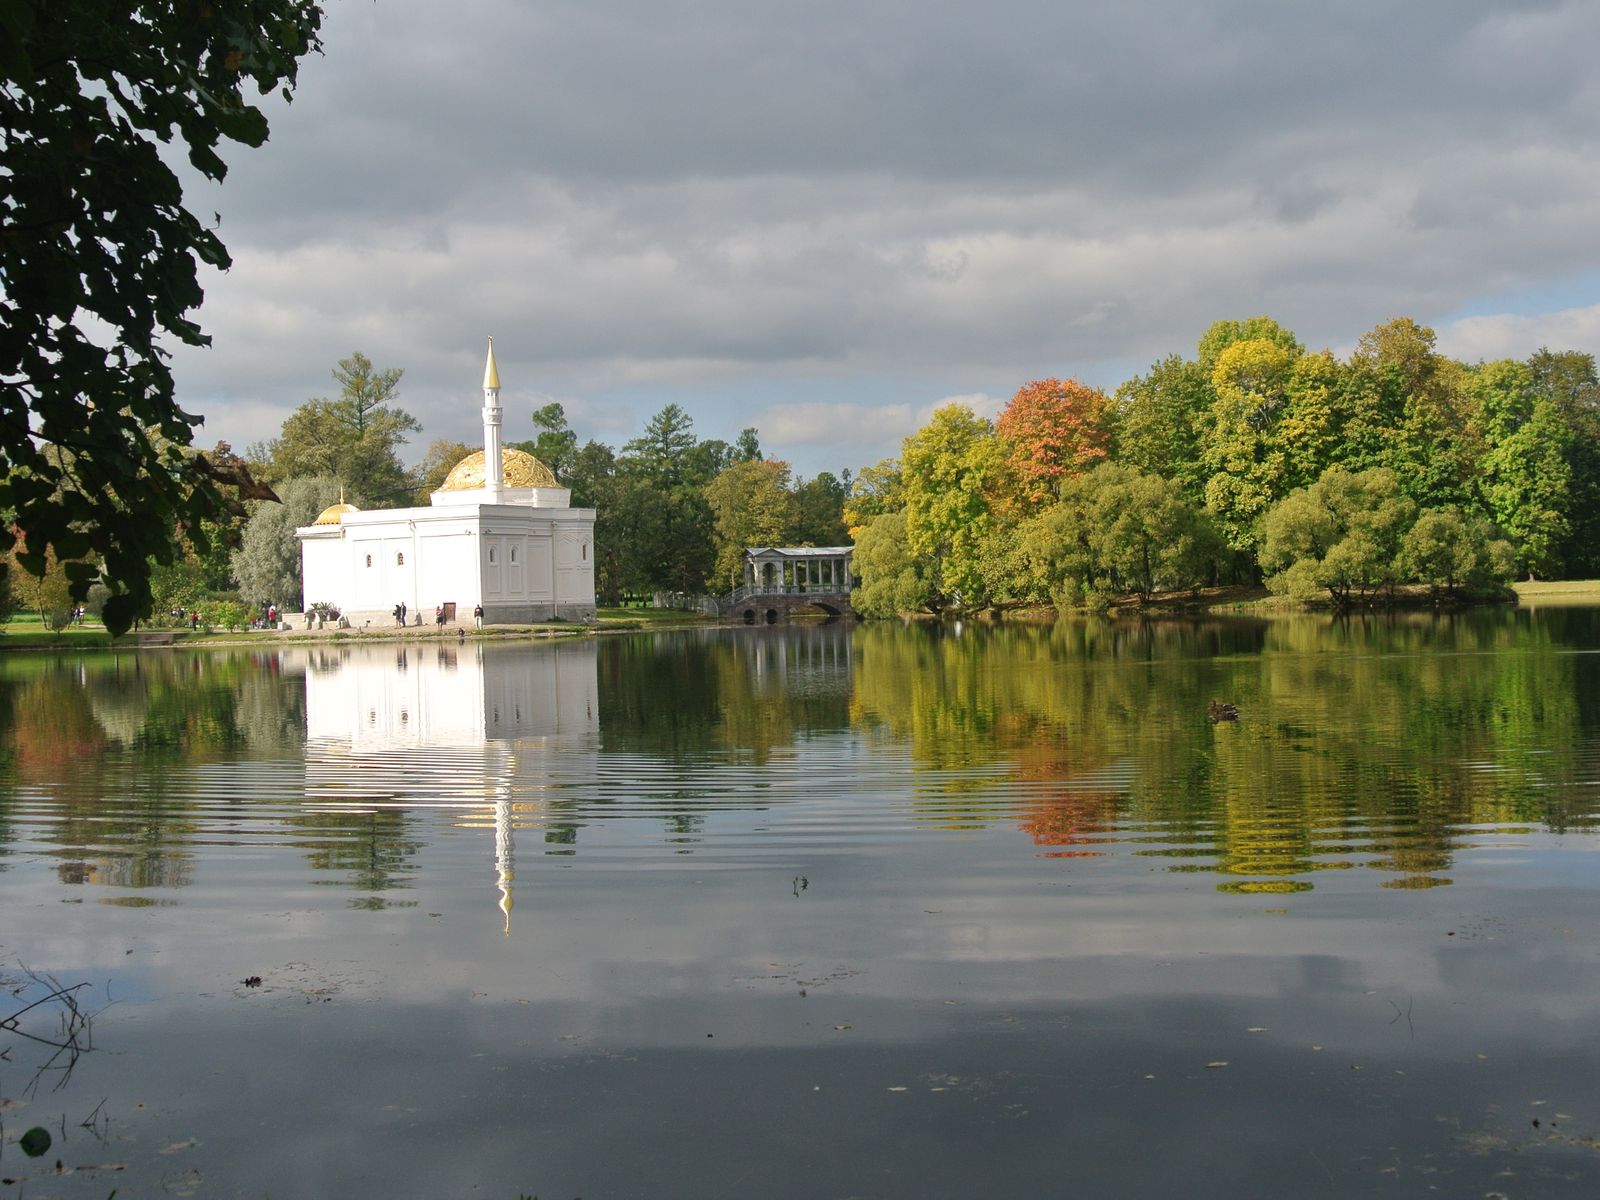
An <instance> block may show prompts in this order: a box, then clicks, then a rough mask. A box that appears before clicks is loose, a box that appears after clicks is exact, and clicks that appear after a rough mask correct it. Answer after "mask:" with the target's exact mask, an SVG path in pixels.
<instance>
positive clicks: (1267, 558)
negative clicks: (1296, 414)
mask: <svg viewBox="0 0 1600 1200" xmlns="http://www.w3.org/2000/svg"><path fill="white" fill-rule="evenodd" d="M1416 514H1417V508H1416V505H1415V504H1414V503H1412V501H1411V500H1410V499H1409V498H1407V497H1406V495H1405V494H1404V493H1403V492H1402V491H1401V488H1400V480H1399V479H1398V478H1397V477H1396V475H1395V473H1394V472H1393V471H1391V470H1389V469H1387V468H1385V467H1375V468H1373V469H1372V470H1369V471H1363V472H1361V474H1359V475H1356V474H1352V473H1351V472H1349V471H1347V470H1345V469H1344V468H1343V467H1330V468H1329V469H1328V470H1327V471H1325V472H1323V474H1322V476H1321V478H1319V479H1318V480H1317V481H1316V482H1315V483H1313V484H1312V485H1311V486H1310V487H1305V488H1297V489H1296V490H1295V491H1293V492H1290V493H1289V495H1287V496H1285V497H1284V498H1283V499H1282V500H1280V501H1278V502H1277V503H1276V504H1274V505H1273V506H1272V508H1271V510H1270V511H1268V513H1267V514H1266V517H1265V519H1264V520H1263V522H1262V547H1261V566H1262V568H1263V570H1265V571H1267V572H1270V574H1269V575H1268V577H1267V586H1268V587H1270V588H1272V590H1273V591H1275V592H1279V593H1281V594H1284V595H1288V596H1290V597H1292V598H1294V599H1296V600H1308V599H1311V598H1312V597H1314V596H1316V595H1317V594H1319V593H1320V592H1323V591H1326V592H1327V593H1328V594H1329V595H1330V596H1331V597H1332V598H1333V601H1334V603H1335V604H1337V605H1338V606H1339V607H1341V608H1347V607H1350V606H1351V605H1353V604H1356V603H1358V602H1360V601H1362V600H1364V599H1366V598H1367V597H1369V596H1371V595H1373V594H1374V593H1376V592H1378V591H1381V590H1384V589H1387V588H1390V587H1392V586H1393V585H1394V584H1396V583H1398V582H1400V581H1401V578H1402V575H1403V573H1404V570H1403V567H1404V564H1403V563H1402V561H1401V546H1402V541H1403V539H1404V537H1405V535H1406V534H1407V533H1408V532H1409V531H1410V529H1411V527H1412V525H1413V524H1414V523H1415V521H1416Z"/></svg>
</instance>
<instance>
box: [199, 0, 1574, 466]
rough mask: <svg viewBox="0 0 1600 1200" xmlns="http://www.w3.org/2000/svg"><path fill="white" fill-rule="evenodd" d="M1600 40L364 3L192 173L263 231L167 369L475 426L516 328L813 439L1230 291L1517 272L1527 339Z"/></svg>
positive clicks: (230, 400)
mask: <svg viewBox="0 0 1600 1200" xmlns="http://www.w3.org/2000/svg"><path fill="white" fill-rule="evenodd" d="M1597 41H1600V9H1596V7H1595V6H1593V5H1589V4H1583V3H1568V4H1562V3H1524V4H1506V3H1504V2H1494V3H1491V2H1489V0H1481V2H1480V0H1463V2H1455V0H1452V2H1450V3H1445V2H1444V0H1434V2H1431V3H1416V4H1409V5H1404V6H1393V5H1388V4H1378V3H1367V2H1355V3H1347V4H1341V5H1334V6H1327V5H1310V4H1300V3H1288V4H1284V3H1273V4H1268V3H1265V2H1263V0H1226V2H1217V3H1211V4H1206V5H1195V4H1192V3H1189V4H1183V3H1157V2H1154V0H1146V2H1143V3H1137V2H1136V3H1129V4H1122V5H1116V6H1108V5H1087V4H1069V5H1038V4H1035V3H1020V2H1015V3H1005V2H1001V3H995V4H990V5H986V6H982V7H981V8H980V6H977V5H927V4H913V3H910V2H909V0H905V2H889V0H883V2H877V3H873V2H866V3H859V2H858V3H852V4H848V5H846V4H844V3H842V2H833V0H826V2H823V3H816V4H809V5H792V4H777V3H766V2H762V0H743V2H741V3H732V2H731V0H690V2H686V3H680V4H670V5H663V4H659V3H649V4H647V3H644V2H643V0H640V2H638V3H612V4H595V3H588V4H578V3H546V4H541V5H539V6H538V7H537V8H533V9H528V8H526V7H524V6H520V5H515V4H511V3H509V2H501V3H490V2H484V3H475V4H472V5H466V6H442V5H435V4H429V3H425V2H424V0H380V2H379V3H376V4H369V3H364V2H362V3H355V2H352V0H345V2H343V3H341V2H339V0H335V2H334V3H333V5H332V7H331V11H330V14H329V22H328V28H327V53H326V56H325V57H323V58H320V59H314V60H311V61H309V62H308V63H307V64H306V65H305V67H304V69H303V72H302V84H301V88H300V90H299V93H298V94H297V97H296V99H295V101H294V103H293V104H292V105H289V106H287V107H283V106H278V107H277V108H276V110H275V112H274V127H273V130H274V131H273V140H272V142H271V143H270V144H269V145H268V146H267V147H265V148H264V149H262V150H261V151H258V152H253V153H247V152H242V151H241V152H239V153H238V154H236V155H235V166H234V170H233V171H232V173H231V175H230V178H229V180H228V181H227V183H226V185H225V186H224V187H222V188H221V189H219V190H213V189H209V188H208V189H201V190H200V191H199V192H198V193H197V195H196V197H195V207H196V208H197V209H199V210H201V211H209V210H210V209H212V208H215V209H217V210H218V211H220V212H221V213H222V214H223V217H224V224H223V227H222V231H223V234H224V236H225V238H227V239H228V242H229V245H230V247H231V248H232V250H233V251H234V254H235V266H234V269H233V270H232V271H231V272H229V273H228V274H227V275H225V276H221V277H217V278H216V279H214V280H213V282H212V284H211V286H210V288H209V298H208V302H207V305H206V307H205V309H204V311H203V312H202V320H203V322H204V324H205V325H206V326H207V328H208V329H209V330H210V331H211V332H212V333H213V334H214V335H215V338H216V348H215V349H214V350H212V351H211V352H209V353H207V354H203V355H197V354H191V353H184V354H181V355H180V356H179V358H178V368H179V378H180V387H181V390H182V392H183V394H184V395H185V396H186V398H187V399H188V402H189V404H190V406H191V407H193V408H196V409H198V410H199V411H202V412H206V413H207V414H208V416H209V417H210V420H209V422H208V432H214V433H216V434H220V435H223V436H230V437H231V438H232V439H233V440H235V441H239V442H244V441H248V440H251V439H252V438H254V437H259V436H264V435H266V434H270V433H271V432H272V431H273V428H274V426H275V423H276V421H278V420H281V419H282V416H283V415H287V413H288V411H290V410H291V409H292V408H293V406H294V405H295V404H297V403H299V402H300V401H301V400H304V399H305V398H307V397H308V396H311V395H317V394H322V393H324V392H326V390H327V388H328V386H329V381H328V377H327V371H328V369H329V368H330V367H331V366H332V364H333V362H334V361H335V360H336V359H337V358H339V357H341V356H343V355H345V354H348V353H349V352H350V350H351V349H354V348H357V347H359V348H361V349H363V350H364V351H365V352H367V353H368V354H370V355H372V356H373V357H374V359H376V360H377V361H379V362H385V363H390V362H392V363H395V364H398V365H403V366H405V367H406V368H407V383H406V390H405V397H406V402H407V403H408V405H409V406H410V407H411V408H412V409H413V411H415V412H416V413H417V414H418V416H419V417H420V418H421V419H422V420H423V422H424V424H425V426H426V427H427V431H428V436H434V435H442V436H455V437H463V438H470V437H471V436H472V435H473V429H474V426H475V422H476V404H477V401H476V398H475V397H474V396H473V395H472V391H473V387H474V384H475V382H476V368H477V359H478V356H479V354H480V350H479V347H480V346H481V339H482V335H483V334H484V333H486V332H493V333H495V334H497V335H498V337H499V339H500V341H499V343H498V344H499V345H501V346H503V347H504V348H505V351H506V353H507V358H508V361H510V362H511V363H512V364H513V369H514V371H515V372H516V374H514V375H513V376H511V377H508V386H511V385H512V381H513V380H515V381H516V386H520V387H523V388H525V389H526V390H527V392H528V394H529V395H530V396H532V395H534V394H535V393H539V394H550V395H555V396H559V397H563V398H565V399H567V400H569V401H570V403H569V412H572V413H575V414H578V417H579V418H581V419H580V420H579V428H580V432H581V433H585V434H595V435H599V436H603V437H604V438H605V439H606V440H610V441H616V440H620V439H621V438H622V437H624V436H626V433H621V432H618V431H619V430H622V428H623V426H624V425H625V424H626V423H627V421H628V420H629V419H630V418H631V420H632V421H633V422H634V424H635V427H636V426H637V424H638V423H640V422H641V421H642V419H643V417H644V416H646V415H647V414H648V413H649V412H650V411H652V410H653V409H655V408H658V407H659V406H660V404H661V403H663V402H665V400H666V399H672V400H676V401H678V402H680V403H684V404H685V405H686V407H688V408H689V409H690V411H691V412H692V413H693V414H694V415H695V416H696V418H697V421H698V422H699V427H700V429H701V431H702V433H705V434H707V435H716V436H729V435H731V434H732V433H733V432H736V431H737V429H738V428H739V427H740V425H741V424H742V423H747V421H746V418H748V416H749V415H750V414H751V413H754V412H768V413H770V414H771V416H770V417H769V418H768V419H769V420H770V421H771V422H772V424H773V425H774V428H775V431H776V429H777V427H779V426H781V427H782V428H783V429H784V430H785V431H786V432H785V440H786V441H788V442H790V443H791V444H793V445H795V447H796V457H797V465H798V466H800V467H801V468H802V469H803V470H814V469H816V468H817V466H818V465H819V464H821V465H826V466H829V467H830V468H836V467H837V466H838V465H839V463H840V461H842V460H844V461H847V460H848V459H847V456H848V455H850V454H853V453H855V452H856V451H857V450H860V449H864V448H865V447H862V446H861V445H860V444H859V442H858V441H852V440H851V437H850V432H849V431H848V430H840V431H839V432H838V435H837V436H835V437H833V438H832V439H831V440H830V439H827V438H822V437H814V438H811V439H807V438H805V437H803V436H800V434H799V433H798V432H797V429H798V427H797V426H796V422H798V421H803V420H804V419H805V417H806V414H807V413H815V412H820V411H827V410H826V409H825V408H817V407H815V406H819V405H821V406H826V405H829V404H835V405H850V406H858V407H859V406H867V407H871V406H874V405H882V406H885V407H886V408H892V407H893V406H895V405H901V406H906V405H909V406H910V407H909V411H912V412H915V411H918V410H920V409H922V408H923V407H924V406H926V405H927V404H928V403H930V402H932V401H934V400H936V399H937V398H938V397H939V396H942V395H948V394H952V393H987V394H989V395H994V396H1003V395H1008V394H1009V393H1010V391H1012V390H1014V389H1015V387H1016V386H1018V385H1019V384H1020V383H1022V382H1023V381H1025V380H1027V379H1031V378H1037V377H1039V376H1041V375H1045V374H1076V375H1080V376H1082V377H1084V378H1086V379H1089V380H1091V381H1093V382H1100V383H1115V382H1116V378H1113V377H1112V376H1113V375H1114V374H1115V373H1116V372H1124V373H1125V372H1126V370H1127V364H1129V363H1133V364H1142V363H1145V362H1149V361H1152V360H1153V359H1155V358H1157V357H1160V356H1162V355H1164V354H1166V353H1169V352H1171V351H1174V350H1188V349H1190V348H1192V346H1193V344H1194V341H1195V339H1196V337H1197V336H1198V335H1199V333H1200V332H1201V331H1202V330H1203V329H1204V328H1205V326H1206V325H1207V324H1208V323H1209V322H1210V321H1212V320H1214V319H1217V318H1219V317H1223V316H1237V315H1244V314H1249V313H1256V312H1270V313H1272V314H1273V315H1275V316H1277V317H1278V318H1279V319H1280V320H1282V321H1284V322H1285V323H1287V324H1289V325H1290V326H1291V327H1293V328H1295V329H1296V330H1297V331H1298V332H1299V333H1300V335H1301V337H1302V338H1303V340H1305V341H1307V342H1309V343H1311V344H1314V345H1320V344H1325V343H1331V344H1334V345H1342V344H1349V343H1350V342H1352V341H1353V340H1354V338H1355V337H1356V336H1358V335H1359V333H1360V332H1361V331H1362V330H1364V329H1366V328H1369V327H1370V326H1372V325H1373V324H1376V323H1377V322H1379V321H1382V320H1386V319H1388V318H1389V317H1392V316H1394V315H1397V314H1400V313H1406V314H1410V315H1414V316H1416V317H1417V318H1418V319H1420V320H1423V321H1431V322H1435V323H1442V322H1445V321H1446V320H1447V319H1448V318H1451V317H1452V316H1453V315H1454V314H1456V313H1459V312H1461V311H1462V310H1463V309H1467V308H1469V307H1470V306H1471V305H1472V304H1473V303H1474V302H1475V301H1477V300H1478V299H1479V298H1481V297H1484V296H1491V295H1493V296H1507V295H1510V296H1517V297H1521V298H1522V299H1520V300H1519V301H1518V310H1517V311H1516V312H1511V313H1507V314H1506V318H1507V319H1506V321H1503V322H1501V325H1500V326H1499V327H1498V328H1500V329H1502V330H1518V331H1520V332H1522V333H1524V334H1526V335H1527V336H1528V337H1530V338H1532V339H1533V340H1532V341H1531V343H1530V344H1528V345H1527V346H1525V347H1521V346H1519V347H1516V348H1515V349H1510V350H1507V351H1506V352H1514V353H1523V354H1525V353H1527V352H1528V351H1531V350H1532V349H1533V348H1534V347H1535V346H1536V345H1537V344H1538V342H1539V340H1541V338H1543V337H1544V333H1543V331H1544V330H1545V329H1546V328H1548V329H1551V330H1554V331H1556V332H1560V331H1563V330H1566V331H1570V330H1573V329H1586V328H1590V327H1592V323H1590V324H1585V323H1584V322H1583V321H1573V320H1570V319H1566V318H1563V317H1562V316H1561V314H1560V313H1553V314H1551V316H1550V319H1549V321H1547V322H1546V323H1545V324H1543V325H1541V324H1540V316H1539V314H1540V313H1541V311H1543V309H1542V308H1541V301H1540V296H1541V294H1542V293H1543V292H1544V291H1545V290H1546V289H1548V288H1550V287H1551V286H1552V285H1553V284H1555V283H1557V282H1559V281H1561V280H1563V279H1570V278H1571V277H1573V276H1575V275H1582V274H1583V273H1585V272H1593V271H1600V243H1597V242H1596V240H1595V239H1594V238H1593V237H1592V234H1591V232H1590V229H1591V224H1592V217H1591V215H1590V214H1591V212H1592V197H1593V195H1594V194H1595V193H1596V191H1597V189H1600V152H1597V148H1596V135H1595V129H1594V123H1593V120H1592V114H1593V112H1594V111H1595V110H1596V101H1597V100H1600V69H1597V67H1596V66H1595V65H1594V62H1593V56H1592V54H1591V53H1589V49H1588V48H1589V47H1592V46H1593V45H1594V44H1596V42H1597ZM1569 303H1570V300H1569ZM1545 307H1550V306H1549V305H1546V306H1545ZM1513 318H1514V319H1513ZM1480 340H1482V339H1480ZM1546 340H1547V339H1546ZM1491 342H1492V344H1494V345H1496V346H1501V345H1505V344H1506V342H1505V339H1504V338H1500V339H1499V340H1495V339H1487V340H1484V343H1483V344H1490V343H1491ZM802 406H813V407H811V408H805V407H802ZM897 420H898V416H897V414H895V413H888V412H886V413H885V414H883V415H882V416H881V418H873V419H871V420H868V421H866V426H867V427H871V428H882V429H885V430H887V429H888V428H890V427H892V426H894V425H895V424H896V421H897ZM585 422H587V427H586V426H585ZM882 444H883V445H892V442H883V443H882ZM808 455H814V456H817V457H816V460H815V461H807V458H806V456H808ZM874 456H875V455H874ZM824 459H825V461H824ZM863 460H864V461H867V459H865V458H864V459H863Z"/></svg>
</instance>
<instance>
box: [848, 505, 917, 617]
mask: <svg viewBox="0 0 1600 1200" xmlns="http://www.w3.org/2000/svg"><path fill="white" fill-rule="evenodd" d="M927 566H928V564H927V562H926V561H925V560H922V559H919V558H918V557H917V556H916V555H914V554H912V552H911V547H910V545H909V544H908V542H907V540H906V514H905V512H904V511H896V512H888V513H880V514H879V515H877V516H875V517H872V518H871V519H870V520H869V521H868V522H867V524H866V525H865V526H864V527H863V528H862V530H861V532H860V533H859V534H857V535H856V550H855V555H854V556H853V557H852V559H851V571H852V572H853V573H854V574H855V576H856V578H858V579H859V580H860V581H861V585H860V586H859V587H857V588H856V589H855V590H854V591H852V592H851V593H850V607H851V608H853V609H855V611H856V612H858V613H860V614H861V615H862V616H867V617H892V616H895V615H897V614H899V613H909V612H919V611H922V610H924V609H928V608H931V607H932V606H933V604H934V603H935V602H936V599H937V595H936V592H935V590H934V586H933V580H932V579H931V577H930V575H929V572H928V570H927Z"/></svg>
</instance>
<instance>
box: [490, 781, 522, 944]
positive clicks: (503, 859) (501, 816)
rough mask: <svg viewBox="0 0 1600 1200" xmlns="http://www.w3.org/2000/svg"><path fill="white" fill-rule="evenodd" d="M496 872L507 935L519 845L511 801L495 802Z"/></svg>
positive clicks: (509, 927)
mask: <svg viewBox="0 0 1600 1200" xmlns="http://www.w3.org/2000/svg"><path fill="white" fill-rule="evenodd" d="M494 871H495V883H496V885H497V886H498V887H499V888H500V911H501V912H503V913H505V915H506V930H505V931H506V934H507V935H508V936H509V935H510V933H511V905H512V900H511V884H512V882H513V881H514V880H515V879H516V877H517V843H516V837H515V834H514V832H513V829H512V825H511V801H509V800H496V801H495V802H494Z"/></svg>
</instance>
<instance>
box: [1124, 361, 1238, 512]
mask: <svg viewBox="0 0 1600 1200" xmlns="http://www.w3.org/2000/svg"><path fill="white" fill-rule="evenodd" d="M1215 400H1216V394H1215V393H1214V392H1213V391H1212V390H1211V376H1210V373H1209V372H1207V371H1206V369H1205V368H1204V367H1202V366H1201V365H1200V364H1199V363H1197V362H1189V361H1187V360H1186V359H1184V358H1183V357H1182V356H1180V355H1177V354H1173V355H1170V356H1169V357H1167V358H1164V359H1162V360H1161V361H1160V362H1158V363H1155V364H1153V365H1152V366H1151V368H1150V370H1149V371H1148V372H1146V373H1145V374H1144V375H1135V376H1134V377H1133V378H1132V379H1130V380H1128V381H1127V382H1126V383H1124V384H1123V385H1122V386H1121V387H1120V388H1118V389H1117V397H1116V402H1117V415H1116V421H1115V429H1116V444H1115V450H1114V452H1113V454H1112V457H1113V459H1114V460H1115V461H1117V462H1121V463H1125V464H1126V465H1128V466H1130V467H1134V468H1137V469H1138V470H1140V471H1145V472H1152V473H1156V474H1162V475H1166V476H1168V477H1170V478H1172V479H1174V480H1176V481H1177V483H1178V485H1179V486H1180V487H1181V488H1182V489H1183V491H1184V494H1185V495H1186V496H1188V498H1189V499H1190V500H1191V501H1192V502H1193V503H1195V504H1197V505H1198V504H1201V503H1204V501H1205V486H1206V480H1207V479H1209V478H1210V472H1208V471H1207V470H1206V469H1205V466H1204V464H1203V463H1202V462H1201V458H1200V439H1201V430H1202V428H1203V427H1204V425H1205V422H1206V419H1207V417H1208V415H1209V413H1210V411H1211V405H1212V403H1213V402H1214V401H1215Z"/></svg>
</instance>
